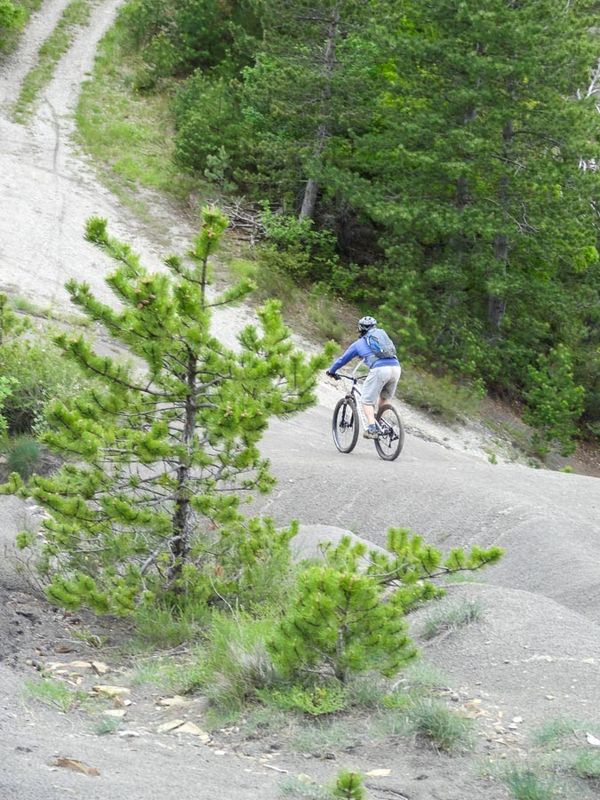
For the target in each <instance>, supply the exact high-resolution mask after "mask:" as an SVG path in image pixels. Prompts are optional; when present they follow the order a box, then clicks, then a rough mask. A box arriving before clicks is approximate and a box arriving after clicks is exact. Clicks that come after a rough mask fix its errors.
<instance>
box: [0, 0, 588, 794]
mask: <svg viewBox="0 0 600 800" xmlns="http://www.w3.org/2000/svg"><path fill="white" fill-rule="evenodd" d="M121 1H122V0H103V2H99V3H97V4H96V6H95V7H94V11H93V15H92V19H91V22H90V25H89V27H87V28H85V29H82V30H81V31H80V32H79V34H78V35H77V39H76V41H75V42H74V44H73V47H72V48H71V49H70V51H69V52H68V53H67V54H66V55H65V57H64V58H63V59H62V60H61V62H60V63H59V65H58V67H57V70H56V74H55V78H54V80H53V81H52V83H51V84H50V85H49V86H48V87H47V88H46V90H45V91H44V92H43V95H42V97H41V98H40V102H39V104H38V106H37V108H36V111H35V113H34V115H33V117H32V119H31V122H30V123H29V124H28V125H26V126H22V125H17V124H15V123H13V122H12V121H11V119H10V109H11V104H12V103H13V102H14V100H15V98H16V97H17V95H18V91H19V86H20V83H21V81H22V79H23V77H24V75H25V74H26V72H27V70H28V69H29V68H30V67H31V66H32V64H33V63H34V61H35V53H36V52H37V48H38V47H39V45H40V44H41V42H42V41H43V39H44V38H45V37H46V36H47V35H48V34H49V33H50V31H51V30H52V28H53V25H54V24H55V22H56V20H57V19H58V17H59V15H60V12H61V10H62V9H63V8H64V6H66V4H67V0H48V2H46V3H45V4H44V6H43V8H42V10H41V11H40V12H39V13H38V14H37V15H35V17H34V18H33V19H32V21H31V23H30V25H29V27H28V29H27V31H26V32H25V35H24V37H23V40H22V43H21V46H20V48H19V50H18V51H17V52H16V53H15V54H14V55H13V56H12V57H11V58H10V59H9V60H8V61H7V62H6V63H5V64H4V65H2V66H0V141H1V142H2V146H1V147H0V204H1V207H0V289H4V290H9V291H11V292H12V293H14V294H19V295H24V296H26V297H27V298H28V299H30V300H32V301H34V302H36V303H38V304H41V305H47V304H52V305H53V306H54V307H58V308H67V306H68V298H67V294H66V292H65V290H64V283H65V281H66V280H67V279H68V278H69V277H71V276H74V277H77V278H82V277H84V278H85V279H86V280H87V281H88V282H89V283H90V284H91V286H92V289H93V291H94V292H96V293H97V295H98V296H100V297H102V298H104V299H107V300H108V299H110V295H109V293H108V291H107V289H106V287H105V286H104V283H103V276H104V274H105V272H106V271H107V269H109V268H110V264H109V262H108V261H107V260H106V259H105V258H104V257H103V256H102V254H100V253H99V252H98V251H97V250H95V249H94V248H93V247H92V246H91V245H88V244H87V243H86V242H85V241H84V240H83V238H82V231H83V225H84V222H85V220H86V218H87V217H88V216H90V215H91V214H100V215H102V216H105V217H107V218H108V219H109V221H110V227H111V231H112V232H113V234H114V235H117V236H119V237H122V238H124V239H126V240H127V241H129V242H131V243H132V244H133V246H134V248H135V249H136V250H137V251H138V252H140V253H141V255H142V257H143V260H144V263H146V264H148V265H149V266H151V267H156V268H159V266H160V257H161V256H162V255H163V254H164V252H165V251H164V240H163V238H162V235H161V239H160V241H159V238H158V237H157V236H156V234H155V233H153V232H152V231H151V230H149V228H148V226H147V225H145V224H144V223H141V222H140V221H139V220H137V219H135V218H134V217H133V216H132V214H131V213H130V212H129V211H128V210H127V209H124V208H123V207H122V205H121V204H120V203H119V202H118V200H117V199H116V198H114V197H113V196H112V195H111V194H110V192H108V191H107V190H106V189H105V188H104V187H102V186H101V185H100V184H99V182H98V180H97V178H96V176H95V174H94V171H93V169H92V168H91V166H90V164H89V163H88V162H87V160H86V158H85V157H83V156H82V155H81V154H80V153H79V152H78V150H77V148H76V147H75V146H74V145H73V142H72V134H73V131H74V122H73V110H74V108H75V103H76V100H77V95H78V91H79V86H80V84H81V82H82V81H83V80H84V79H85V75H86V73H88V72H89V71H90V69H91V67H92V62H93V55H94V51H95V48H96V43H97V41H98V40H99V38H100V37H101V35H102V34H103V32H104V31H105V30H106V29H107V28H108V26H109V25H110V24H111V21H112V19H113V18H114V15H115V13H116V10H117V9H118V7H119V5H120V4H121ZM155 212H156V215H157V219H158V220H160V225H161V230H165V229H167V230H168V231H169V235H170V241H169V246H170V248H171V249H173V250H175V251H181V250H183V249H185V245H186V239H187V237H188V236H189V234H190V230H189V228H188V226H187V224H186V222H185V221H182V220H181V219H179V218H177V217H176V216H175V215H174V213H173V210H172V209H170V208H169V207H168V205H167V204H165V203H161V202H160V201H159V200H157V201H156V208H155ZM251 316H252V315H251V312H250V311H248V310H247V309H243V308H242V309H237V310H234V311H230V312H228V313H227V315H225V316H222V317H221V319H220V328H221V330H223V331H225V337H226V339H227V340H228V343H233V342H234V341H235V332H236V331H237V330H239V328H240V327H241V326H242V325H243V324H244V323H245V322H246V321H247V320H248V319H250V318H251ZM339 396H340V390H339V387H337V386H332V385H331V384H329V383H328V382H326V381H324V382H323V383H322V385H321V387H320V389H319V399H320V405H319V407H317V408H315V409H313V410H312V411H310V412H309V413H307V414H305V415H303V416H302V417H299V418H296V419H293V420H292V421H290V422H286V423H282V422H278V421H276V422H274V423H273V424H272V425H271V428H270V431H269V433H268V435H267V437H266V439H265V445H264V452H265V454H266V455H267V456H268V457H270V458H271V460H272V462H273V469H274V471H275V473H276V475H277V477H278V479H279V484H278V487H277V489H276V490H275V492H274V493H273V495H272V496H271V497H269V498H267V499H266V500H265V501H263V502H262V506H260V507H262V508H263V509H264V510H266V511H268V513H270V514H272V515H274V516H275V517H276V519H278V520H280V521H281V522H287V521H289V519H291V518H294V517H297V518H299V519H301V520H302V521H303V522H305V523H307V524H330V525H337V526H339V527H340V528H341V529H351V530H354V531H356V532H359V533H361V534H362V535H364V536H365V537H367V538H369V539H370V540H372V541H373V542H376V543H378V544H384V536H385V531H386V529H387V528H388V527H389V526H391V525H403V526H409V527H411V528H413V529H414V530H416V531H418V532H420V533H422V534H423V535H425V536H426V537H428V538H429V539H430V540H431V541H432V542H434V543H436V544H438V545H439V546H441V547H443V548H444V549H446V548H447V547H450V546H452V545H468V544H471V543H480V544H482V545H489V544H492V543H499V544H501V545H502V546H504V547H506V549H507V555H506V557H505V559H504V561H503V562H502V563H501V564H500V565H499V566H498V567H497V568H495V569H494V570H493V571H490V573H489V575H487V576H485V581H486V583H485V584H477V585H473V586H470V585H466V586H462V587H455V588H454V589H453V590H452V592H453V593H455V594H460V593H462V594H464V596H466V597H470V596H473V597H476V598H478V600H479V601H480V602H481V603H482V605H483V607H484V610H485V617H484V620H483V621H482V622H481V623H478V624H477V625H475V626H473V627H471V628H469V629H468V630H466V631H464V632H461V633H457V634H453V635H452V636H449V637H447V638H445V639H444V640H442V641H440V642H437V643H436V642H434V643H433V644H431V645H427V646H426V647H425V653H426V656H427V658H428V659H430V660H431V661H433V662H434V663H438V664H439V665H440V666H441V667H442V668H443V670H444V671H445V672H446V673H447V674H448V676H449V677H448V679H449V681H451V682H452V687H453V688H456V689H458V688H460V687H463V688H465V690H466V691H468V692H469V693H470V694H471V696H473V697H475V696H478V697H480V698H481V699H482V702H483V703H484V704H487V705H488V706H489V708H490V711H489V714H490V715H492V709H493V708H496V709H505V710H506V713H507V714H510V713H513V714H517V715H518V716H519V717H522V718H523V720H524V722H523V727H522V731H519V735H520V736H522V737H523V739H522V740H520V741H521V743H522V742H523V741H524V739H525V737H526V734H527V732H528V731H530V730H531V727H532V726H533V725H534V724H539V723H540V722H542V721H544V720H548V719H552V718H556V717H558V716H561V715H563V716H569V717H573V716H580V717H581V718H583V719H586V720H589V721H590V722H592V721H594V720H598V710H597V705H598V702H597V701H598V699H599V698H600V645H599V644H598V642H599V641H600V636H599V635H598V634H599V629H598V625H599V624H600V483H599V482H598V480H596V479H593V478H586V477H582V476H577V475H563V474H559V473H548V472H536V471H534V470H529V469H526V468H524V467H521V466H516V465H510V464H503V465H497V466H493V465H491V464H489V463H488V461H487V456H486V455H485V450H486V446H487V442H486V440H485V438H484V437H483V436H482V434H481V432H480V431H478V430H477V429H476V428H472V429H470V430H460V431H459V430H454V429H446V428H444V427H443V426H439V425H435V424H433V423H431V422H430V421H428V420H426V419H425V418H423V417H421V416H419V415H418V414H416V413H414V412H410V411H408V410H405V411H404V413H405V414H406V415H407V416H408V417H409V422H410V426H411V429H412V430H414V431H415V432H416V433H418V436H415V435H409V436H407V440H406V445H405V451H404V453H403V454H402V456H401V458H400V459H399V461H397V462H395V463H394V464H385V463H383V462H381V461H380V460H379V459H378V458H377V457H376V455H375V452H374V450H373V447H372V445H367V444H366V443H364V442H362V441H361V442H360V443H359V446H358V448H357V450H356V451H355V452H354V453H353V454H352V455H350V456H343V455H340V454H339V453H337V452H336V451H335V449H334V448H333V445H332V443H331V441H330V435H329V426H330V414H331V408H332V407H333V405H334V403H335V401H336V400H337V399H338V398H339ZM440 443H443V446H441V445H440ZM26 514H27V511H26V510H25V509H24V506H23V504H21V503H20V502H18V501H17V500H15V499H14V498H0V547H2V548H4V547H5V546H6V547H7V548H8V550H7V551H6V552H7V553H8V555H5V556H4V558H2V559H0V642H2V645H1V647H0V654H1V655H2V656H3V658H4V662H3V663H0V797H1V798H3V800H4V798H6V799H7V800H8V799H9V798H18V799H19V800H42V798H43V799H44V800H54V798H59V797H60V798H64V797H65V796H75V797H83V796H85V797H87V798H99V799H100V798H102V800H105V798H106V800H108V798H111V799H113V798H114V800H121V798H123V799H124V798H126V797H127V798H132V797H133V798H137V797H145V798H155V797H156V798H161V800H162V799H163V798H171V797H181V798H183V799H184V800H186V798H192V797H193V798H208V797H213V796H214V795H215V794H217V795H220V796H223V797H225V798H227V800H244V798H248V800H250V798H256V797H259V796H260V797H263V798H271V797H272V798H275V797H277V796H278V790H277V785H278V783H279V781H280V779H281V777H282V775H283V774H290V775H293V774H297V773H309V774H311V775H312V776H314V777H317V778H318V779H319V780H322V779H325V778H330V777H331V776H332V775H334V774H335V773H336V772H337V770H338V769H339V768H341V766H356V767H360V768H363V769H368V768H369V766H370V767H378V766H389V767H391V769H392V777H391V778H390V782H389V783H388V784H387V785H386V786H384V788H382V789H381V788H380V789H377V788H376V787H375V788H372V789H371V794H372V797H373V798H379V797H390V796H396V797H401V796H405V797H409V798H410V800H432V799H434V800H435V798H439V799H440V800H442V798H443V800H476V798H479V797H484V796H485V797H487V798H490V799H491V800H493V798H496V797H497V798H503V797H506V794H505V793H504V791H503V790H501V789H498V788H497V787H494V786H491V785H488V784H486V783H485V781H484V780H483V779H482V778H481V777H480V776H478V775H476V774H474V772H473V766H472V764H470V763H469V762H467V761H465V760H463V759H460V758H459V759H453V760H451V759H448V758H446V757H444V756H441V755H440V754H435V753H427V752H426V751H425V752H423V751H419V750H415V749H411V748H410V747H409V746H407V745H405V744H403V745H401V746H397V747H396V746H390V747H388V748H387V749H386V750H384V751H382V750H380V751H376V750H373V751H371V752H369V751H367V750H362V751H361V752H357V753H355V754H351V753H349V754H346V755H344V756H343V758H339V759H338V760H336V761H331V762H329V761H323V760H321V759H320V758H314V757H311V758H309V759H304V757H303V756H301V755H300V756H298V755H297V756H293V755H287V756H285V755H282V756H281V761H280V762H278V763H279V764H280V765H281V766H280V769H284V770H288V772H287V773H282V772H277V770H272V769H269V768H267V767H266V766H265V764H264V763H263V762H261V761H260V758H259V757H258V756H257V755H256V753H255V754H254V755H251V756H248V754H246V757H245V756H244V748H243V747H242V748H241V749H240V748H238V749H237V751H235V750H234V749H233V748H224V749H223V753H224V755H219V754H218V753H217V752H216V751H217V750H218V749H219V748H216V747H212V748H211V747H205V746H202V745H200V744H197V745H193V744H191V743H190V742H189V740H186V739H185V738H182V737H171V738H169V737H168V736H162V737H161V736H156V735H150V733H146V732H144V733H143V735H139V736H137V737H131V738H128V737H102V738H101V737H98V736H96V735H92V734H91V733H90V731H89V721H86V719H85V717H84V716H81V717H78V716H77V715H75V716H71V715H57V713H56V712H54V711H50V710H45V709H44V708H43V707H42V706H40V705H38V704H35V703H32V702H25V701H24V700H23V682H24V680H25V679H26V678H29V677H31V676H32V675H35V670H34V668H33V667H32V666H31V664H27V661H28V660H29V661H31V660H36V659H38V660H39V659H41V660H44V659H45V660H50V659H52V658H56V654H55V653H54V649H53V648H54V647H55V646H56V644H57V642H61V641H63V639H64V640H65V641H71V639H69V625H70V624H71V622H70V620H69V618H68V617H65V616H64V615H60V614H56V613H55V612H53V611H51V610H50V609H48V608H47V607H46V606H44V604H43V603H39V602H38V601H36V600H35V599H31V598H29V596H28V595H26V594H23V593H22V590H23V585H22V583H21V582H20V581H19V579H18V578H17V576H16V574H15V571H14V567H13V564H12V560H11V557H10V548H11V543H12V541H13V539H14V533H15V530H16V529H18V527H19V526H20V525H21V524H22V520H23V517H24V516H26ZM419 624H420V618H419V617H418V616H417V617H416V618H415V625H416V626H417V630H418V625H419ZM92 655H93V653H92V652H91V651H90V649H89V648H87V647H86V646H85V645H84V644H83V643H81V642H80V643H79V644H78V645H77V647H76V649H75V650H74V651H73V655H69V656H68V658H69V659H71V658H76V657H78V656H79V657H85V658H90V657H91V656H92ZM548 695H549V696H551V697H552V698H553V699H552V700H548V699H547V696H548ZM149 702H150V706H151V701H149V700H148V698H144V697H142V696H140V697H137V698H135V707H136V709H138V712H139V714H140V715H141V716H140V718H139V720H140V721H139V724H140V725H141V726H142V728H143V724H142V723H143V714H142V711H143V709H144V708H146V709H147V708H148V703H149ZM490 718H491V716H490ZM598 721H600V720H598ZM520 746H521V745H520V743H519V741H518V742H517V744H515V750H516V752H520V749H519V748H520ZM56 755H63V756H70V757H72V758H77V759H80V760H82V761H86V762H88V763H90V764H92V765H94V766H95V767H97V768H98V769H99V770H100V773H101V774H100V776H98V777H89V776H85V775H77V774H74V773H71V772H68V771H65V770H61V769H54V770H53V771H50V767H49V766H48V764H49V762H50V761H52V759H53V758H54V757H55V756H56ZM423 774H426V775H427V776H428V777H427V780H422V779H421V778H422V775H423ZM394 792H395V794H394Z"/></svg>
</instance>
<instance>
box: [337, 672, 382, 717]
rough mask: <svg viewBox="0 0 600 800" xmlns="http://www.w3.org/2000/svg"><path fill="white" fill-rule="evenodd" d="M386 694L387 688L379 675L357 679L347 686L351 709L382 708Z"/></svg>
mask: <svg viewBox="0 0 600 800" xmlns="http://www.w3.org/2000/svg"><path fill="white" fill-rule="evenodd" d="M386 693H387V686H386V685H385V684H384V683H383V681H382V680H381V679H380V678H379V676H377V675H369V676H366V677H357V678H355V679H354V680H353V681H351V682H350V683H349V684H348V685H347V686H346V697H347V700H348V705H349V706H350V707H351V708H362V709H375V708H380V707H381V706H382V705H383V702H384V698H385V696H386Z"/></svg>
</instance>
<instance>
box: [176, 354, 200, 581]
mask: <svg viewBox="0 0 600 800" xmlns="http://www.w3.org/2000/svg"><path fill="white" fill-rule="evenodd" d="M186 382H187V385H188V392H187V395H186V398H185V419H184V424H183V431H182V444H183V445H184V447H185V450H186V454H187V456H188V458H186V459H185V461H184V462H183V463H180V464H179V467H178V468H177V489H176V492H175V511H174V514H173V534H172V536H171V541H170V542H169V547H170V550H171V557H172V558H171V564H170V566H169V583H170V584H172V583H173V582H175V581H177V579H178V578H179V577H180V576H181V573H182V570H183V567H184V565H185V563H186V561H187V559H188V556H189V552H190V541H191V538H192V533H193V530H192V528H193V517H192V507H191V504H190V486H189V483H190V477H191V471H192V467H191V464H190V463H189V455H190V453H191V452H192V448H193V443H194V433H195V431H196V358H195V356H194V355H193V354H192V353H191V352H190V353H189V354H188V363H187V380H186Z"/></svg>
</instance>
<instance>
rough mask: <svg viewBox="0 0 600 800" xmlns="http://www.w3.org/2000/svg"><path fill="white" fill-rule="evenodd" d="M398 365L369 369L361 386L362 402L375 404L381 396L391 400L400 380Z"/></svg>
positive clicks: (370, 404)
mask: <svg viewBox="0 0 600 800" xmlns="http://www.w3.org/2000/svg"><path fill="white" fill-rule="evenodd" d="M400 372H401V370H400V367H373V368H372V369H371V370H369V374H368V375H367V377H366V380H365V382H364V385H363V388H362V402H363V403H365V404H366V405H368V406H376V405H377V403H378V402H379V398H380V397H381V398H382V399H383V400H391V398H392V397H393V396H394V395H395V394H396V387H397V386H398V381H399V380H400Z"/></svg>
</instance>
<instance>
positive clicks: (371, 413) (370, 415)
mask: <svg viewBox="0 0 600 800" xmlns="http://www.w3.org/2000/svg"><path fill="white" fill-rule="evenodd" d="M376 327H377V320H376V319H374V318H373V317H361V318H360V319H359V320H358V332H359V333H360V338H358V339H357V340H356V341H355V342H353V343H352V344H351V345H350V347H349V348H348V349H347V350H346V352H345V353H344V355H343V356H340V358H338V360H337V361H335V362H334V363H333V364H332V365H331V366H330V367H329V369H328V370H327V371H326V373H325V374H326V375H329V377H330V378H335V379H336V380H339V378H338V377H337V375H336V372H337V371H338V369H340V368H341V367H343V366H344V365H345V364H347V363H348V362H349V361H352V359H353V358H362V360H363V361H364V363H365V364H366V365H367V367H369V374H368V375H367V378H366V380H365V383H364V386H363V391H362V398H361V403H362V407H363V409H364V412H365V416H366V418H367V423H368V425H367V429H366V431H365V432H364V433H363V436H364V437H365V439H377V438H378V436H379V434H380V428H379V426H378V425H377V422H376V421H375V413H376V406H377V408H379V406H380V405H381V404H382V403H383V402H385V401H386V400H389V399H391V398H392V397H393V396H394V394H395V393H396V387H397V386H398V381H399V380H400V372H401V369H400V362H399V361H398V359H397V358H396V357H395V356H394V357H393V358H379V357H378V356H377V355H375V354H374V353H373V350H372V349H371V347H370V346H369V345H368V344H367V341H366V338H365V337H366V335H367V334H368V332H369V331H370V330H371V329H372V328H376Z"/></svg>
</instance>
